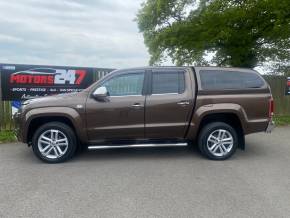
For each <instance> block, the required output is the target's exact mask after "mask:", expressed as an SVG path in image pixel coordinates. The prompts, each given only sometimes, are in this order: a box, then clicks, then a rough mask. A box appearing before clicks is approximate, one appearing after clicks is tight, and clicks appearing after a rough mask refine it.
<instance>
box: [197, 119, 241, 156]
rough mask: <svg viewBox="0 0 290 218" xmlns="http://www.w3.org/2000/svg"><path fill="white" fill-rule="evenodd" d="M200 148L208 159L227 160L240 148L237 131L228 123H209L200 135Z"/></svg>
mask: <svg viewBox="0 0 290 218" xmlns="http://www.w3.org/2000/svg"><path fill="white" fill-rule="evenodd" d="M198 146H199V150H200V151H201V153H202V154H203V155H204V156H206V157H207V158H209V159H212V160H225V159H228V158H229V157H231V156H232V155H233V154H234V153H235V151H236V149H237V147H238V135H237V132H236V130H235V129H234V128H233V127H232V126H230V125H228V124H226V123H223V122H214V123H209V124H207V125H206V126H204V127H203V128H202V130H201V132H200V134H199V139H198Z"/></svg>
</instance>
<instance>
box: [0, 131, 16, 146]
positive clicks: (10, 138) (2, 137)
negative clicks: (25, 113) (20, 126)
mask: <svg viewBox="0 0 290 218" xmlns="http://www.w3.org/2000/svg"><path fill="white" fill-rule="evenodd" d="M15 141H16V137H15V135H14V133H13V132H12V131H6V130H4V131H0V143H4V142H15Z"/></svg>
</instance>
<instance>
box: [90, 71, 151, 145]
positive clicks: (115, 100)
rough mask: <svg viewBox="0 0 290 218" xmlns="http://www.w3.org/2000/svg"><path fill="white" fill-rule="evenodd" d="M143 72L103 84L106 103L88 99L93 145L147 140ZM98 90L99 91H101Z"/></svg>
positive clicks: (135, 72)
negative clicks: (96, 143) (103, 142)
mask: <svg viewBox="0 0 290 218" xmlns="http://www.w3.org/2000/svg"><path fill="white" fill-rule="evenodd" d="M143 83H144V71H142V70H135V71H127V72H122V73H121V74H117V75H115V76H113V77H111V78H108V79H107V80H105V81H103V82H102V83H101V84H100V85H98V87H101V86H104V87H106V88H107V90H108V93H109V96H108V97H107V99H106V101H97V100H95V99H94V98H93V97H88V100H87V104H86V119H87V130H88V137H89V140H90V141H91V142H94V141H98V140H114V139H124V140H126V139H138V138H140V139H143V138H144V111H145V110H144V103H145V96H144V95H143V94H142V93H143ZM98 87H97V88H98Z"/></svg>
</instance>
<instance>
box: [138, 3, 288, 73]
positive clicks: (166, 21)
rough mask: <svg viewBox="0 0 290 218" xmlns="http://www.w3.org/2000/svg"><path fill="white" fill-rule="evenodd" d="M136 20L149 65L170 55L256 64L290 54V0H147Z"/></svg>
mask: <svg viewBox="0 0 290 218" xmlns="http://www.w3.org/2000/svg"><path fill="white" fill-rule="evenodd" d="M137 22H138V26H139V30H140V31H141V32H142V33H143V35H144V40H145V44H146V46H147V47H148V50H149V53H150V55H151V59H150V64H158V63H161V62H162V61H163V60H164V57H165V56H166V55H168V56H169V57H171V58H172V60H173V61H174V62H175V63H176V64H177V65H184V64H193V63H195V64H203V65H205V64H211V63H216V64H217V65H219V66H235V67H251V68H252V67H255V66H257V65H259V64H261V63H263V62H265V61H267V62H269V61H271V62H275V63H285V61H287V60H289V58H290V1H289V0H200V1H195V0H147V1H146V2H145V3H144V4H142V7H141V9H140V10H139V12H138V14H137ZM208 53H212V54H214V57H213V59H212V60H211V62H209V61H207V60H205V56H206V54H208Z"/></svg>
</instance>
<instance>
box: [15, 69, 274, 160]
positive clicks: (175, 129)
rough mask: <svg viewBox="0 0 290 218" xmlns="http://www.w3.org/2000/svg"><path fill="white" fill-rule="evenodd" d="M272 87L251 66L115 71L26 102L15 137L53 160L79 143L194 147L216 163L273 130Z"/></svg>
mask: <svg viewBox="0 0 290 218" xmlns="http://www.w3.org/2000/svg"><path fill="white" fill-rule="evenodd" d="M272 116H273V98H272V94H271V90H270V87H269V85H268V84H267V83H266V82H265V80H264V79H263V77H262V76H260V75H259V73H257V72H256V71H254V70H250V69H239V68H218V67H145V68H132V69H125V70H115V71H113V72H111V73H110V74H108V75H107V76H105V77H103V78H102V79H101V80H99V81H97V82H96V83H94V84H92V85H91V86H90V87H88V88H87V89H85V90H84V91H82V92H78V93H70V94H60V95H55V96H48V97H42V98H37V99H32V100H28V101H25V102H23V104H22V107H21V108H20V109H19V111H18V112H17V113H16V115H15V120H16V123H17V136H18V139H19V140H20V141H22V142H24V143H27V144H28V145H30V146H32V149H33V152H34V153H35V155H36V156H37V157H38V158H40V159H41V160H43V161H45V162H48V163H59V162H63V161H66V160H68V159H70V158H72V157H73V156H74V154H75V153H76V151H77V150H78V149H79V148H88V149H89V150H90V149H105V148H124V147H126V148H128V147H153V146H157V147H158V146H159V147H163V146H188V145H197V146H198V147H199V150H200V152H201V154H203V155H204V156H205V157H207V158H209V159H212V160H225V159H227V158H229V157H231V156H232V155H233V154H234V153H235V151H236V149H237V148H240V149H244V148H245V135H246V134H250V133H255V132H270V131H271V130H272V129H273V128H274V123H273V121H272Z"/></svg>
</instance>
